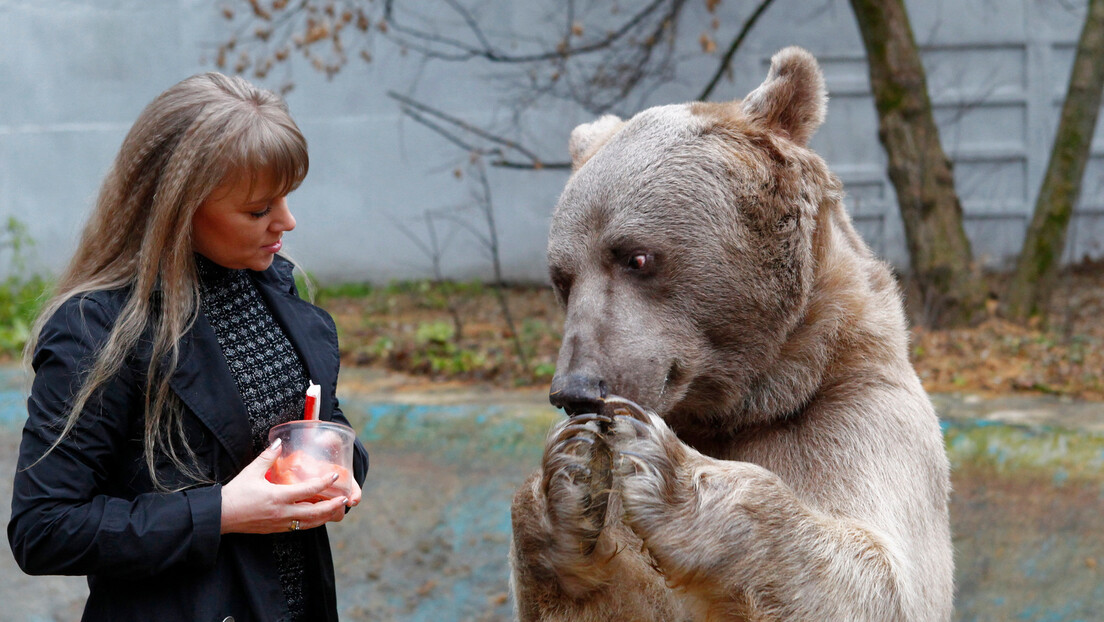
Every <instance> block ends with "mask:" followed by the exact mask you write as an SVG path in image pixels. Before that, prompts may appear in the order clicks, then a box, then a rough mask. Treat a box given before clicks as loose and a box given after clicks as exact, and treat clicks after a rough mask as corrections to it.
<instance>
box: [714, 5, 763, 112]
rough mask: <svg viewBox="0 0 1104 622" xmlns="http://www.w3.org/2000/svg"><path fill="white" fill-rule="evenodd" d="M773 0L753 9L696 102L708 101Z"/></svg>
mask: <svg viewBox="0 0 1104 622" xmlns="http://www.w3.org/2000/svg"><path fill="white" fill-rule="evenodd" d="M772 2H774V0H761V2H759V6H757V7H755V10H754V11H752V12H751V15H750V16H749V17H748V18H747V19H746V20H744V25H743V27H742V28H740V32H739V34H737V35H736V38H735V39H733V40H732V43H730V44H729V46H728V49H727V50H725V53H724V56H722V57H721V62H720V64H719V65H718V66H717V71H716V72H714V73H713V77H712V78H710V80H709V83H708V84H706V85H705V88H704V89H702V92H701V95H698V100H700V101H705V100H707V99H709V96H710V95H711V94H712V93H713V89H714V88H716V86H717V83H718V82H720V81H721V77H722V76H724V75H725V74H726V73H728V70H729V67H730V66H731V64H732V57H733V56H735V55H736V51H737V50H739V49H740V45H742V44H743V42H744V39H746V38H747V35H748V33H749V32H751V28H752V27H753V26H755V22H757V21H759V17H760V16H762V15H763V13H765V12H766V10H767V7H769V6H770V5H771V3H772Z"/></svg>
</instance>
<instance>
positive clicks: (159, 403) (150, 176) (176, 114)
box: [23, 72, 309, 490]
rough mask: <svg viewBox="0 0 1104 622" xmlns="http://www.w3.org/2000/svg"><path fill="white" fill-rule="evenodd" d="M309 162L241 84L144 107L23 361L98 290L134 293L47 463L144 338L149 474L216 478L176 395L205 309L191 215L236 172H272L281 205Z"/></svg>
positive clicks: (226, 83)
mask: <svg viewBox="0 0 1104 622" xmlns="http://www.w3.org/2000/svg"><path fill="white" fill-rule="evenodd" d="M308 164H309V161H308V158H307V143H306V139H305V138H304V137H303V134H302V133H301V132H300V131H299V128H298V126H296V124H295V122H294V121H293V120H292V119H291V116H290V114H289V113H288V109H287V105H286V104H285V103H284V101H283V99H281V98H280V97H279V96H278V95H276V94H275V93H272V92H271V91H267V90H263V89H258V88H256V87H254V86H253V85H251V84H250V83H249V82H247V81H246V80H244V79H242V78H239V77H236V76H225V75H222V74H219V73H213V72H212V73H205V74H200V75H196V76H192V77H190V78H187V79H185V80H183V81H181V82H179V83H177V84H176V85H174V86H172V87H170V88H169V89H168V90H166V91H165V92H164V93H162V94H161V95H159V96H158V97H157V98H156V99H154V100H153V101H152V102H151V103H150V104H149V105H148V106H146V108H145V110H143V111H142V114H141V115H139V117H138V120H137V121H135V123H134V126H133V127H131V129H130V132H129V133H128V134H127V136H126V139H125V140H124V141H123V145H122V147H121V148H120V149H119V154H118V155H117V156H116V158H115V162H114V164H113V165H112V168H111V170H110V171H109V172H108V174H107V176H106V178H105V179H104V182H103V186H102V187H101V189H100V194H99V198H98V199H97V201H96V207H95V209H94V210H93V212H92V214H91V216H90V217H89V219H88V222H87V223H86V224H85V227H84V231H83V233H82V235H81V240H80V246H79V247H78V248H77V251H76V253H75V254H74V256H73V258H72V259H71V260H70V262H69V265H68V267H67V268H66V270H65V271H64V272H63V273H62V275H61V277H60V278H59V280H58V283H57V286H56V290H55V295H54V297H53V298H52V299H51V300H50V301H49V302H47V303H46V305H45V307H44V308H43V310H42V312H41V314H40V315H39V317H38V319H37V320H36V322H35V325H34V327H33V329H32V331H31V338H30V340H29V341H28V343H27V346H26V348H25V350H24V352H23V360H24V363H25V364H27V365H29V364H30V361H31V360H32V358H33V354H34V350H35V347H36V344H37V342H38V338H39V334H40V332H41V331H42V327H43V326H44V324H45V323H46V321H47V320H49V318H50V317H51V316H52V315H53V314H54V313H55V312H57V310H58V309H59V308H60V307H61V306H62V304H63V303H65V301H67V300H69V299H71V298H74V297H80V296H82V295H84V294H87V293H89V292H93V291H97V290H111V289H118V288H129V290H130V291H129V297H128V298H127V301H126V304H125V305H124V307H123V308H122V311H121V312H120V314H119V317H118V318H117V320H116V321H115V324H114V326H113V327H112V329H111V333H110V334H109V335H108V337H107V340H106V342H105V343H104V344H103V346H102V348H101V349H100V350H99V351H98V352H97V353H96V356H95V359H94V362H93V363H92V365H91V368H90V370H89V371H88V373H87V375H86V376H85V377H84V381H83V383H82V384H81V386H80V389H79V391H78V392H77V394H76V396H75V398H74V399H73V400H72V402H71V406H70V410H69V411H68V412H67V413H66V416H65V424H64V427H63V428H62V430H61V431H60V433H59V435H58V438H57V439H56V440H55V441H54V442H53V444H52V445H51V446H50V448H49V449H47V451H46V454H49V453H50V452H51V451H53V450H54V448H56V447H57V445H58V444H59V443H61V441H62V440H63V439H64V438H65V436H66V435H67V434H68V433H69V432H70V431H71V430H72V428H73V426H74V425H75V424H76V422H77V419H78V418H79V417H80V414H81V411H82V410H83V409H84V408H85V407H86V405H88V402H89V400H90V399H91V398H92V396H93V395H94V394H95V393H96V391H97V390H98V389H100V388H102V387H103V386H104V384H105V383H106V382H107V381H109V380H110V379H111V378H112V377H114V376H115V375H116V374H118V373H119V371H120V369H121V368H122V365H123V364H124V361H125V360H126V359H127V357H128V356H129V355H131V354H133V353H134V351H135V347H136V345H137V344H138V342H139V339H141V338H142V337H143V336H147V338H149V339H150V340H151V341H152V352H151V358H150V361H149V368H148V370H147V371H148V373H147V374H146V375H145V376H146V383H145V384H146V386H145V391H144V394H145V432H144V452H145V461H146V465H147V468H148V469H149V473H150V477H151V479H152V481H153V483H154V485H155V486H157V487H158V488H159V489H162V490H165V489H166V488H165V487H164V486H163V485H162V483H161V482H160V480H159V479H158V476H157V473H156V469H155V463H156V458H157V456H158V454H159V453H160V454H163V455H165V456H167V457H168V458H169V459H170V460H171V461H172V463H173V465H174V466H175V467H176V468H177V469H179V470H180V472H181V473H182V474H183V475H184V476H185V477H187V478H189V479H191V480H194V481H196V482H201V481H208V480H207V479H206V478H205V477H204V476H203V475H202V473H201V471H200V469H199V466H198V464H197V460H196V456H195V453H194V452H193V451H192V449H191V447H190V446H189V445H188V442H187V440H186V438H185V436H184V427H183V417H182V413H183V407H182V406H181V404H180V402H179V400H178V399H175V398H174V397H173V394H172V390H171V389H170V387H169V379H170V378H171V376H172V374H173V372H174V371H175V370H176V367H177V364H178V360H179V342H180V339H181V337H183V336H184V334H185V333H187V332H188V331H189V330H190V329H191V327H192V324H193V322H194V321H195V318H196V314H197V313H198V309H199V295H200V294H199V285H198V280H197V276H196V267H195V256H194V253H193V245H192V216H193V214H194V213H195V211H196V210H197V209H198V208H199V206H200V205H201V204H202V203H203V202H204V201H205V200H206V199H207V197H208V196H209V195H210V194H211V191H212V190H214V189H215V188H216V187H217V186H218V185H219V184H220V183H221V182H222V181H223V180H224V179H228V176H229V175H240V174H245V175H251V176H252V178H253V179H254V180H255V179H256V177H257V175H258V174H259V173H260V172H262V171H264V172H268V173H269V174H271V175H272V177H273V179H274V180H275V183H276V186H277V188H276V191H277V192H278V194H277V195H276V196H282V195H284V194H287V193H289V192H291V191H292V190H294V189H295V188H296V187H298V185H299V183H300V182H302V180H303V178H304V177H306V175H307V168H308ZM185 458H187V460H185ZM40 459H41V458H40Z"/></svg>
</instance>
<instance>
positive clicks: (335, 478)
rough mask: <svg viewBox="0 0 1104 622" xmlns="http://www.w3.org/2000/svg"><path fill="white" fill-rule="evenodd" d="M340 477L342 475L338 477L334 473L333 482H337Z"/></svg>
mask: <svg viewBox="0 0 1104 622" xmlns="http://www.w3.org/2000/svg"><path fill="white" fill-rule="evenodd" d="M338 477H340V475H338V474H337V473H334V474H333V480H332V481H335V482H336V481H337V478H338Z"/></svg>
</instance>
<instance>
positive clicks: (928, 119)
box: [851, 0, 986, 326]
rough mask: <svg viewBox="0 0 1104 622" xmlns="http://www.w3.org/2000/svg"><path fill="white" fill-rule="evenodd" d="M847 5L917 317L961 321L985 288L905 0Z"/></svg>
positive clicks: (940, 322) (934, 322)
mask: <svg viewBox="0 0 1104 622" xmlns="http://www.w3.org/2000/svg"><path fill="white" fill-rule="evenodd" d="M851 7H852V8H853V9H854V11H855V17H856V19H857V20H858V23H859V30H860V31H861V33H862V38H863V44H864V45H865V47H866V56H867V63H868V65H869V67H870V85H871V88H872V89H873V91H874V104H875V106H876V107H877V110H878V137H879V138H880V139H881V141H882V145H883V146H884V147H885V150H886V154H887V155H888V156H889V178H890V181H892V182H893V187H894V188H895V189H896V191H897V201H898V204H899V205H900V210H901V219H902V221H903V222H904V226H905V238H906V240H907V243H908V251H909V258H910V260H911V263H912V276H913V278H914V279H915V281H916V284H917V285H918V287H919V290H920V294H921V296H922V301H923V310H924V314H923V318H922V320H923V321H924V322H925V323H927V324H928V325H931V326H953V325H962V324H967V323H969V322H971V321H973V320H976V319H979V318H980V317H981V315H982V313H983V311H984V305H985V298H986V290H985V287H984V285H983V283H982V281H981V278H980V274H979V272H978V270H977V267H976V266H975V265H974V262H973V255H972V253H971V251H970V240H969V239H968V238H967V237H966V232H965V230H964V229H963V227H962V205H961V204H960V203H959V201H958V195H957V194H956V192H955V187H954V176H953V175H952V174H951V163H950V160H949V159H948V158H947V155H946V154H945V153H944V152H943V147H942V145H941V144H940V142H939V129H938V128H937V127H936V125H935V119H934V117H933V116H932V109H931V100H930V99H929V97H928V86H927V78H926V76H925V73H924V66H923V64H922V63H921V61H920V52H919V50H918V49H917V47H916V40H915V39H914V38H913V34H912V26H911V25H910V24H909V19H908V13H907V12H906V10H905V5H904V0H851Z"/></svg>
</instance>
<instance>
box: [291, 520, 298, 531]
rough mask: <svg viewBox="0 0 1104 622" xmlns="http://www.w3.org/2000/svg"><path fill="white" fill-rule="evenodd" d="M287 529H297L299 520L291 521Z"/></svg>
mask: <svg viewBox="0 0 1104 622" xmlns="http://www.w3.org/2000/svg"><path fill="white" fill-rule="evenodd" d="M288 531H299V521H297V520H293V521H291V527H288Z"/></svg>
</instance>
